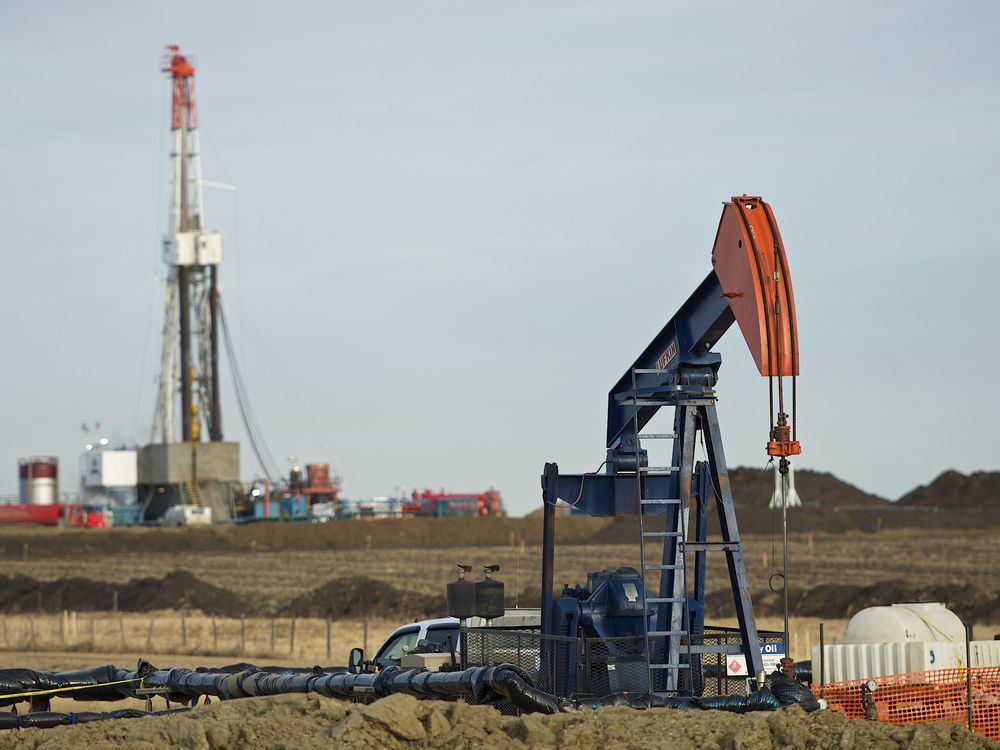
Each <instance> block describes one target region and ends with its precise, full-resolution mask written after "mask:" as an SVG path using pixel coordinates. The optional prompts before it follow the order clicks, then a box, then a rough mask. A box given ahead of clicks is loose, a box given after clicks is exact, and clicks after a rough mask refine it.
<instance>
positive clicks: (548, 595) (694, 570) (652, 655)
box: [542, 389, 763, 694]
mask: <svg viewBox="0 0 1000 750" xmlns="http://www.w3.org/2000/svg"><path fill="white" fill-rule="evenodd" d="M685 390H686V393H685V395H686V396H687V397H686V398H683V399H681V398H677V397H675V396H672V395H669V394H667V393H663V394H661V395H660V398H661V399H663V400H662V401H661V402H660V403H659V405H660V406H662V405H668V406H674V407H675V412H674V420H675V426H674V432H673V434H669V433H668V434H666V435H664V434H662V433H661V434H658V435H657V437H672V438H674V445H673V458H672V461H671V464H672V465H671V466H670V467H664V468H666V469H668V470H667V471H665V472H663V473H656V474H647V473H644V471H643V469H644V468H645V467H644V466H643V461H644V452H641V448H640V442H641V440H642V439H644V438H645V437H646V436H644V435H642V434H641V433H636V434H633V435H627V436H626V437H625V439H623V441H622V442H623V443H625V444H627V445H629V446H630V447H631V450H632V451H633V453H634V459H633V462H632V464H631V465H629V468H630V469H631V470H622V469H620V468H619V469H617V470H615V469H614V468H611V467H609V471H608V472H607V473H603V474H598V473H593V474H562V473H560V472H559V467H558V465H557V464H554V463H548V464H546V465H545V470H544V473H543V475H542V489H543V493H542V494H543V500H544V528H543V540H542V547H543V548H542V630H543V633H544V634H547V635H551V634H553V623H552V603H553V570H554V539H555V506H556V503H557V502H558V500H560V499H561V500H563V501H565V502H567V503H569V504H570V505H572V506H573V507H575V508H577V509H579V510H580V511H583V512H585V513H587V514H589V515H593V516H620V515H634V516H637V517H638V519H639V526H640V530H639V532H638V536H639V544H640V559H641V566H640V567H641V568H642V570H641V571H640V573H641V574H642V576H643V580H644V581H645V576H646V574H647V573H649V572H654V571H655V572H659V573H660V585H659V593H658V595H655V596H651V597H649V598H648V602H647V604H648V605H649V606H650V607H652V608H654V609H655V611H656V617H655V623H656V624H655V626H654V627H651V628H649V629H648V631H647V632H646V654H647V666H648V669H649V685H650V687H651V689H653V690H656V691H658V692H662V691H665V692H668V693H673V694H677V693H689V694H690V693H695V692H697V691H698V689H699V687H700V685H699V678H698V676H697V675H695V674H694V673H695V672H697V671H699V670H698V667H699V666H700V660H701V655H702V654H706V653H720V652H722V653H729V654H736V653H738V654H742V655H743V656H745V657H746V660H747V666H748V669H749V670H750V673H751V674H753V675H756V674H759V673H760V672H762V671H763V661H762V657H761V649H760V641H759V637H758V634H757V628H756V624H755V620H754V616H753V608H752V603H751V599H750V586H749V578H748V576H747V572H746V565H745V562H744V559H743V551H742V545H741V544H740V537H739V529H738V525H737V521H736V513H735V509H734V506H733V499H732V492H731V490H730V485H729V474H728V470H727V468H726V462H725V455H724V453H723V449H722V440H721V433H720V430H719V422H718V415H717V413H716V407H715V398H714V393H712V392H711V391H710V390H708V389H703V390H702V393H701V394H700V395H701V397H700V398H699V397H695V398H692V397H691V396H692V395H694V394H693V393H692V390H693V389H685ZM705 391H708V392H707V393H706V392H705ZM631 395H633V394H628V396H629V397H631ZM664 397H665V398H664ZM622 401H623V402H625V403H627V400H625V399H623V400H622ZM664 402H666V403H664ZM637 406H638V405H637ZM699 432H700V433H701V434H702V436H703V439H704V444H705V450H706V454H707V456H706V460H704V461H700V462H698V463H697V464H696V463H695V460H694V454H695V446H696V441H697V437H698V434H699ZM612 461H613V454H612V451H611V450H609V465H611V464H612ZM623 463H626V465H628V464H627V462H623ZM636 465H638V466H639V471H638V472H637V471H635V467H636ZM712 505H714V506H715V508H716V511H717V513H718V518H719V528H720V531H721V539H719V540H712V541H709V540H708V512H709V507H710V506H712ZM691 521H693V527H694V528H693V530H691V531H689V529H688V527H689V525H690V523H691ZM653 523H657V524H658V529H657V530H655V531H653V530H649V531H647V530H645V529H646V524H649V525H652V524H653ZM647 539H655V540H657V542H662V545H663V546H662V555H661V560H662V563H660V564H649V565H647V564H646V559H645V556H646V549H645V548H646V547H648V546H650V545H652V544H653V543H652V542H650V541H647ZM709 552H712V553H715V552H721V553H723V554H725V556H726V562H727V568H728V572H729V579H730V585H731V587H732V591H733V604H734V609H735V615H736V618H737V620H738V622H739V632H740V643H739V644H730V645H727V646H725V647H723V648H722V649H721V650H720V648H719V647H718V646H705V645H703V644H699V643H698V640H699V634H700V633H702V632H703V631H704V600H705V583H706V581H705V575H706V562H707V560H706V557H707V553H709ZM688 557H693V560H691V561H689V560H688ZM689 582H690V583H689ZM643 596H645V593H644V594H643ZM692 641H693V642H694V643H692Z"/></svg>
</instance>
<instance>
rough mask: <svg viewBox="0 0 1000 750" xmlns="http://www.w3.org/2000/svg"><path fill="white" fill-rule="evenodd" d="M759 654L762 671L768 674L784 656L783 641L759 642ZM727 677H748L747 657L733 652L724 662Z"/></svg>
mask: <svg viewBox="0 0 1000 750" xmlns="http://www.w3.org/2000/svg"><path fill="white" fill-rule="evenodd" d="M760 655H761V658H762V660H763V662H764V671H765V672H767V673H768V674H770V673H771V672H773V671H774V670H775V669H777V668H778V662H780V661H781V660H782V659H784V658H785V644H784V643H762V644H760ZM726 676H727V677H749V676H750V673H749V672H747V658H746V657H745V656H743V654H733V655H732V656H730V657H729V662H728V663H727V664H726Z"/></svg>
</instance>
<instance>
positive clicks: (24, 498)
mask: <svg viewBox="0 0 1000 750" xmlns="http://www.w3.org/2000/svg"><path fill="white" fill-rule="evenodd" d="M17 469H18V479H19V480H20V481H19V483H18V484H19V489H20V496H21V502H22V503H25V504H29V505H55V504H56V503H57V502H59V459H58V458H56V457H55V456H32V457H31V458H22V459H21V460H20V461H19V462H18V467H17Z"/></svg>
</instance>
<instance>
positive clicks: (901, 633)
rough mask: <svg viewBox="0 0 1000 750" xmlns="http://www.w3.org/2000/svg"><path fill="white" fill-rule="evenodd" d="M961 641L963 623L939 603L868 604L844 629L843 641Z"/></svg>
mask: <svg viewBox="0 0 1000 750" xmlns="http://www.w3.org/2000/svg"><path fill="white" fill-rule="evenodd" d="M939 641H949V642H956V643H964V642H965V625H963V624H962V621H961V620H960V619H959V617H958V615H956V614H955V613H954V612H952V611H951V610H950V609H948V608H947V607H945V606H944V604H943V603H941V602H902V603H900V604H893V605H891V606H888V607H868V608H867V609H863V610H861V611H860V612H858V613H857V614H856V615H854V617H852V618H851V620H850V622H848V623H847V627H846V628H845V629H844V643H900V642H939Z"/></svg>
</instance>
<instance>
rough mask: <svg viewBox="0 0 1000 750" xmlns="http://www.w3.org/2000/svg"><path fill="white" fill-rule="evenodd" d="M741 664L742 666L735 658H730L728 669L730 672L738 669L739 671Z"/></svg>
mask: <svg viewBox="0 0 1000 750" xmlns="http://www.w3.org/2000/svg"><path fill="white" fill-rule="evenodd" d="M742 666H743V665H742V664H741V663H740V662H738V661H736V659H733V660H732V661H731V662H729V671H730V672H731V673H732V672H739V671H740V668H741V667H742Z"/></svg>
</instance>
